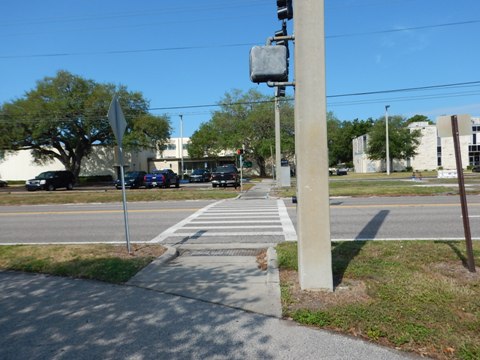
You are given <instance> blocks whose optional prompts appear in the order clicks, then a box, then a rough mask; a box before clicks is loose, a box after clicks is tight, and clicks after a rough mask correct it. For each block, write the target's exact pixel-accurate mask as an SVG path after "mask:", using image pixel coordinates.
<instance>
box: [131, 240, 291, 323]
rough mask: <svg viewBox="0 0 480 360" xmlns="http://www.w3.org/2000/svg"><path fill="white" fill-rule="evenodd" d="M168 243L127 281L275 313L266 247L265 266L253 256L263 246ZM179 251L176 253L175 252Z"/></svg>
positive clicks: (272, 269) (272, 267)
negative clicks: (166, 248)
mask: <svg viewBox="0 0 480 360" xmlns="http://www.w3.org/2000/svg"><path fill="white" fill-rule="evenodd" d="M241 247H242V244H231V245H230V248H225V245H223V246H222V248H218V247H217V248H215V247H212V246H210V247H208V248H205V247H203V248H201V249H198V248H195V247H192V246H190V247H180V248H179V249H175V248H170V249H169V251H168V252H167V253H166V254H165V255H164V256H163V257H161V258H159V259H158V260H156V261H154V262H152V263H151V264H150V265H148V266H147V267H146V268H145V269H143V270H142V271H140V272H139V273H138V274H137V275H136V276H135V277H133V278H132V279H131V280H130V281H129V282H128V285H135V286H138V287H142V288H148V289H153V290H156V291H161V292H164V293H167V294H174V295H180V296H183V297H186V298H190V299H196V300H201V301H206V302H209V303H212V304H221V305H225V306H228V307H232V308H236V309H242V310H246V311H251V312H256V313H259V314H264V315H269V316H275V317H280V316H281V315H282V309H281V303H280V285H279V275H278V268H277V260H276V252H275V250H274V248H273V247H270V248H268V251H267V263H268V268H267V270H261V269H259V264H258V263H257V259H256V256H257V255H258V254H259V253H260V252H261V251H262V248H261V247H259V246H257V248H253V249H252V245H249V246H248V248H247V249H245V248H241ZM178 255H180V256H178Z"/></svg>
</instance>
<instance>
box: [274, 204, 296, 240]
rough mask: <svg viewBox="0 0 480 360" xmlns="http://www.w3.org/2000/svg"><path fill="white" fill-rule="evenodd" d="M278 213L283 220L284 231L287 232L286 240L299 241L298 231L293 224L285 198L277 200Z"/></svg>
mask: <svg viewBox="0 0 480 360" xmlns="http://www.w3.org/2000/svg"><path fill="white" fill-rule="evenodd" d="M277 205H278V213H279V214H280V220H281V221H282V226H283V232H284V233H285V241H297V232H296V231H295V227H294V226H293V223H292V220H291V219H290V216H289V215H288V212H287V208H286V207H285V203H284V202H283V200H277Z"/></svg>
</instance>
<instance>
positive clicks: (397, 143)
mask: <svg viewBox="0 0 480 360" xmlns="http://www.w3.org/2000/svg"><path fill="white" fill-rule="evenodd" d="M422 120H423V118H422ZM408 124H409V120H407V119H405V118H403V117H401V116H391V117H389V119H388V143H389V154H390V159H392V160H393V159H398V160H402V159H403V160H407V159H409V158H411V157H414V156H415V155H417V152H416V150H417V147H418V145H419V143H420V140H419V137H420V135H421V134H420V131H419V130H413V131H411V130H410V129H409V128H408V127H407V126H408ZM385 129H386V127H385V118H380V119H378V120H377V121H376V122H375V124H374V125H373V127H372V128H371V130H370V131H369V133H368V146H367V150H366V152H367V155H368V157H369V158H370V159H372V160H384V159H386V157H387V154H386V130H385Z"/></svg>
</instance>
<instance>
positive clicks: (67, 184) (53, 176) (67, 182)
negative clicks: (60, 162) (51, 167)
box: [25, 170, 75, 191]
mask: <svg viewBox="0 0 480 360" xmlns="http://www.w3.org/2000/svg"><path fill="white" fill-rule="evenodd" d="M74 184H75V176H74V175H73V173H72V172H71V171H68V170H61V171H45V172H42V173H41V174H39V175H38V176H36V177H35V179H30V180H27V181H26V182H25V187H26V188H27V190H28V191H35V190H48V191H53V190H55V189H58V188H63V187H64V188H66V189H67V190H72V189H73V185H74Z"/></svg>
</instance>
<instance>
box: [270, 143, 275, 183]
mask: <svg viewBox="0 0 480 360" xmlns="http://www.w3.org/2000/svg"><path fill="white" fill-rule="evenodd" d="M270 157H271V158H272V179H273V181H275V164H274V163H273V149H272V145H270Z"/></svg>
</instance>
